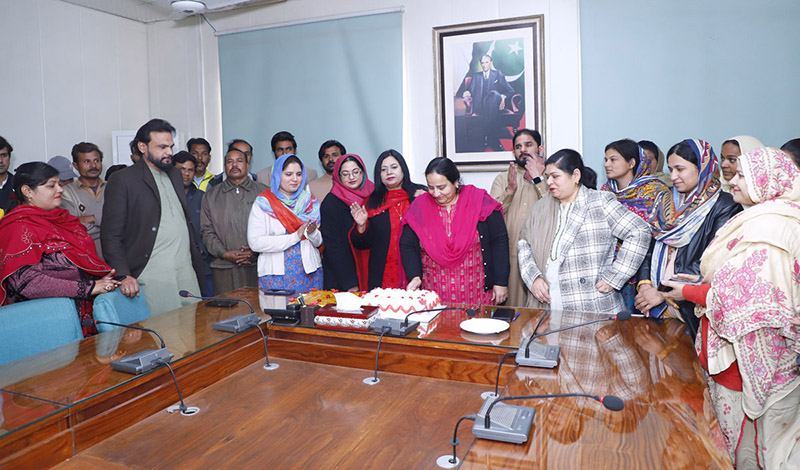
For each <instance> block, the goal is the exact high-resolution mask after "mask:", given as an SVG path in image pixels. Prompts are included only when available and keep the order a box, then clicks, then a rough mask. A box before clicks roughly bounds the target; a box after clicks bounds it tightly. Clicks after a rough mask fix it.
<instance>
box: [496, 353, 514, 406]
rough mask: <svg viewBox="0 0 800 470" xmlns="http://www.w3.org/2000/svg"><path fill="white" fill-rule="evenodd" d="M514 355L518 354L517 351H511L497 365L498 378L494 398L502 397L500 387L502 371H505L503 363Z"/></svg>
mask: <svg viewBox="0 0 800 470" xmlns="http://www.w3.org/2000/svg"><path fill="white" fill-rule="evenodd" d="M512 354H517V351H513V350H512V351H509V352H507V353H505V354H503V357H501V358H500V363H499V364H497V378H495V379H494V396H496V397H499V396H500V395H499V394H498V393H497V392H498V387H499V386H500V371H501V370H502V369H503V362H505V360H506V359H508V357H509V356H511V355H512Z"/></svg>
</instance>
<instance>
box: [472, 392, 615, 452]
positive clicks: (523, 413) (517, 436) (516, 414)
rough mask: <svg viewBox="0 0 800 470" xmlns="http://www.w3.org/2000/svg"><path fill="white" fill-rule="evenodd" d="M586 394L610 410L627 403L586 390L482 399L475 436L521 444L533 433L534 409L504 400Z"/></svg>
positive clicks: (474, 425)
mask: <svg viewBox="0 0 800 470" xmlns="http://www.w3.org/2000/svg"><path fill="white" fill-rule="evenodd" d="M563 397H586V398H591V399H593V400H597V401H599V402H600V403H602V404H603V406H605V407H606V408H607V409H609V410H611V411H620V410H622V409H623V408H624V407H625V405H624V403H623V402H622V400H621V399H620V398H619V397H615V396H613V395H606V396H597V395H589V394H585V393H556V394H550V395H521V396H511V397H502V398H487V399H486V401H484V402H483V406H481V409H480V411H479V412H478V419H476V420H475V423H474V424H473V425H472V433H473V434H475V437H478V438H481V439H489V440H492V441H502V442H511V443H513V444H522V443H523V442H526V441H527V440H528V437H529V436H530V431H531V426H532V425H533V417H534V415H535V413H536V412H535V410H534V409H533V408H532V407H529V406H517V405H507V404H505V403H502V402H505V401H510V400H526V399H535V398H563Z"/></svg>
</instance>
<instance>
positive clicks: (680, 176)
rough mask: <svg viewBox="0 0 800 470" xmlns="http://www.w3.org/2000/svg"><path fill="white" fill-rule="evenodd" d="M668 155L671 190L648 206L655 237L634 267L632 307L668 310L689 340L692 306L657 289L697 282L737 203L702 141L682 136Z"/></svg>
mask: <svg viewBox="0 0 800 470" xmlns="http://www.w3.org/2000/svg"><path fill="white" fill-rule="evenodd" d="M667 155H668V157H667V163H668V165H669V169H670V178H671V179H672V182H673V188H672V191H665V192H663V193H661V194H660V195H659V196H658V197H657V198H656V201H655V203H654V205H653V213H652V214H651V215H650V224H651V225H652V228H653V231H654V234H653V236H654V239H653V241H652V242H651V243H650V250H649V251H648V254H647V256H645V259H644V262H643V263H642V266H641V267H640V268H639V274H638V277H639V279H641V280H640V281H639V285H638V291H639V293H638V294H637V295H636V303H635V305H636V308H637V309H638V310H639V311H641V312H642V313H644V314H645V315H651V316H656V317H660V316H661V315H663V314H664V313H667V314H669V315H672V316H675V317H677V318H679V319H681V320H682V321H683V322H684V323H686V324H687V326H688V327H689V332H690V333H691V335H692V338H694V337H695V336H696V335H697V328H698V326H699V324H700V321H699V320H698V318H697V317H696V316H695V314H694V304H693V303H691V302H687V301H680V302H677V304H672V303H667V302H666V299H665V298H664V296H663V295H662V294H661V292H659V291H658V289H657V287H658V285H659V284H660V283H661V281H662V280H663V279H666V280H670V279H676V280H680V281H684V282H698V281H699V280H700V258H701V257H702V256H703V252H704V251H705V249H706V247H707V246H708V245H709V243H711V240H712V239H713V238H714V236H715V235H716V234H717V230H719V228H720V227H722V226H723V225H725V222H727V221H728V219H730V218H731V217H733V216H734V215H736V213H738V212H739V211H741V210H742V206H740V205H739V204H737V203H736V202H734V201H733V197H732V196H731V195H730V194H728V193H726V192H724V191H722V190H721V182H720V170H719V164H718V162H717V158H716V156H715V155H714V150H713V149H712V148H711V146H710V145H709V144H708V143H707V142H704V141H702V140H697V139H686V140H684V141H682V142H679V143H677V144H675V145H673V146H672V148H670V149H669V152H667ZM676 307H677V308H676Z"/></svg>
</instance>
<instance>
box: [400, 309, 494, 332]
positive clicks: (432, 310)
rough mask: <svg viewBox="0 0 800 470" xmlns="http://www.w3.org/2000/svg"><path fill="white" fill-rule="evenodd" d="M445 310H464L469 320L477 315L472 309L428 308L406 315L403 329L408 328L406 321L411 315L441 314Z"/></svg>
mask: <svg viewBox="0 0 800 470" xmlns="http://www.w3.org/2000/svg"><path fill="white" fill-rule="evenodd" d="M445 310H464V311H465V312H467V315H469V317H470V318H472V317H474V316H475V315H477V314H478V312H477V311H476V310H475V309H474V308H461V307H440V308H429V309H426V310H415V311H413V312H409V314H408V315H406V317H405V318H404V319H403V327H406V326H408V319H409V318H410V317H411V315H415V314H417V313H427V312H443V311H445Z"/></svg>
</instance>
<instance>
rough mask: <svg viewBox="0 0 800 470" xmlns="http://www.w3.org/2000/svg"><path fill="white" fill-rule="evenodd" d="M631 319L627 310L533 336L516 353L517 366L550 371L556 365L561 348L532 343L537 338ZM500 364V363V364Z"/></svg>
mask: <svg viewBox="0 0 800 470" xmlns="http://www.w3.org/2000/svg"><path fill="white" fill-rule="evenodd" d="M630 317H631V312H629V311H627V310H623V311H621V312H619V313H617V314H616V315H612V316H610V317H606V318H600V319H597V320H591V321H587V322H584V323H578V324H577V325H570V326H565V327H563V328H558V329H556V330H551V331H545V332H544V333H539V334H533V335H531V337H530V338H528V341H526V342H525V343H524V344H521V345H520V347H519V350H518V351H517V358H516V360H517V364H519V365H521V366H529V367H547V368H550V369H552V368H553V367H555V366H557V365H558V355H559V353H560V352H561V346H554V345H550V344H539V343H534V342H533V340H534V339H536V338H539V337H541V336H547V335H549V334H552V333H558V332H560V331H565V330H571V329H573V328H578V327H580V326H586V325H591V324H592V323H599V322H604V321H613V320H619V321H625V320H627V319H629V318H630ZM531 346H533V352H531ZM501 364H502V363H501Z"/></svg>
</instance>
